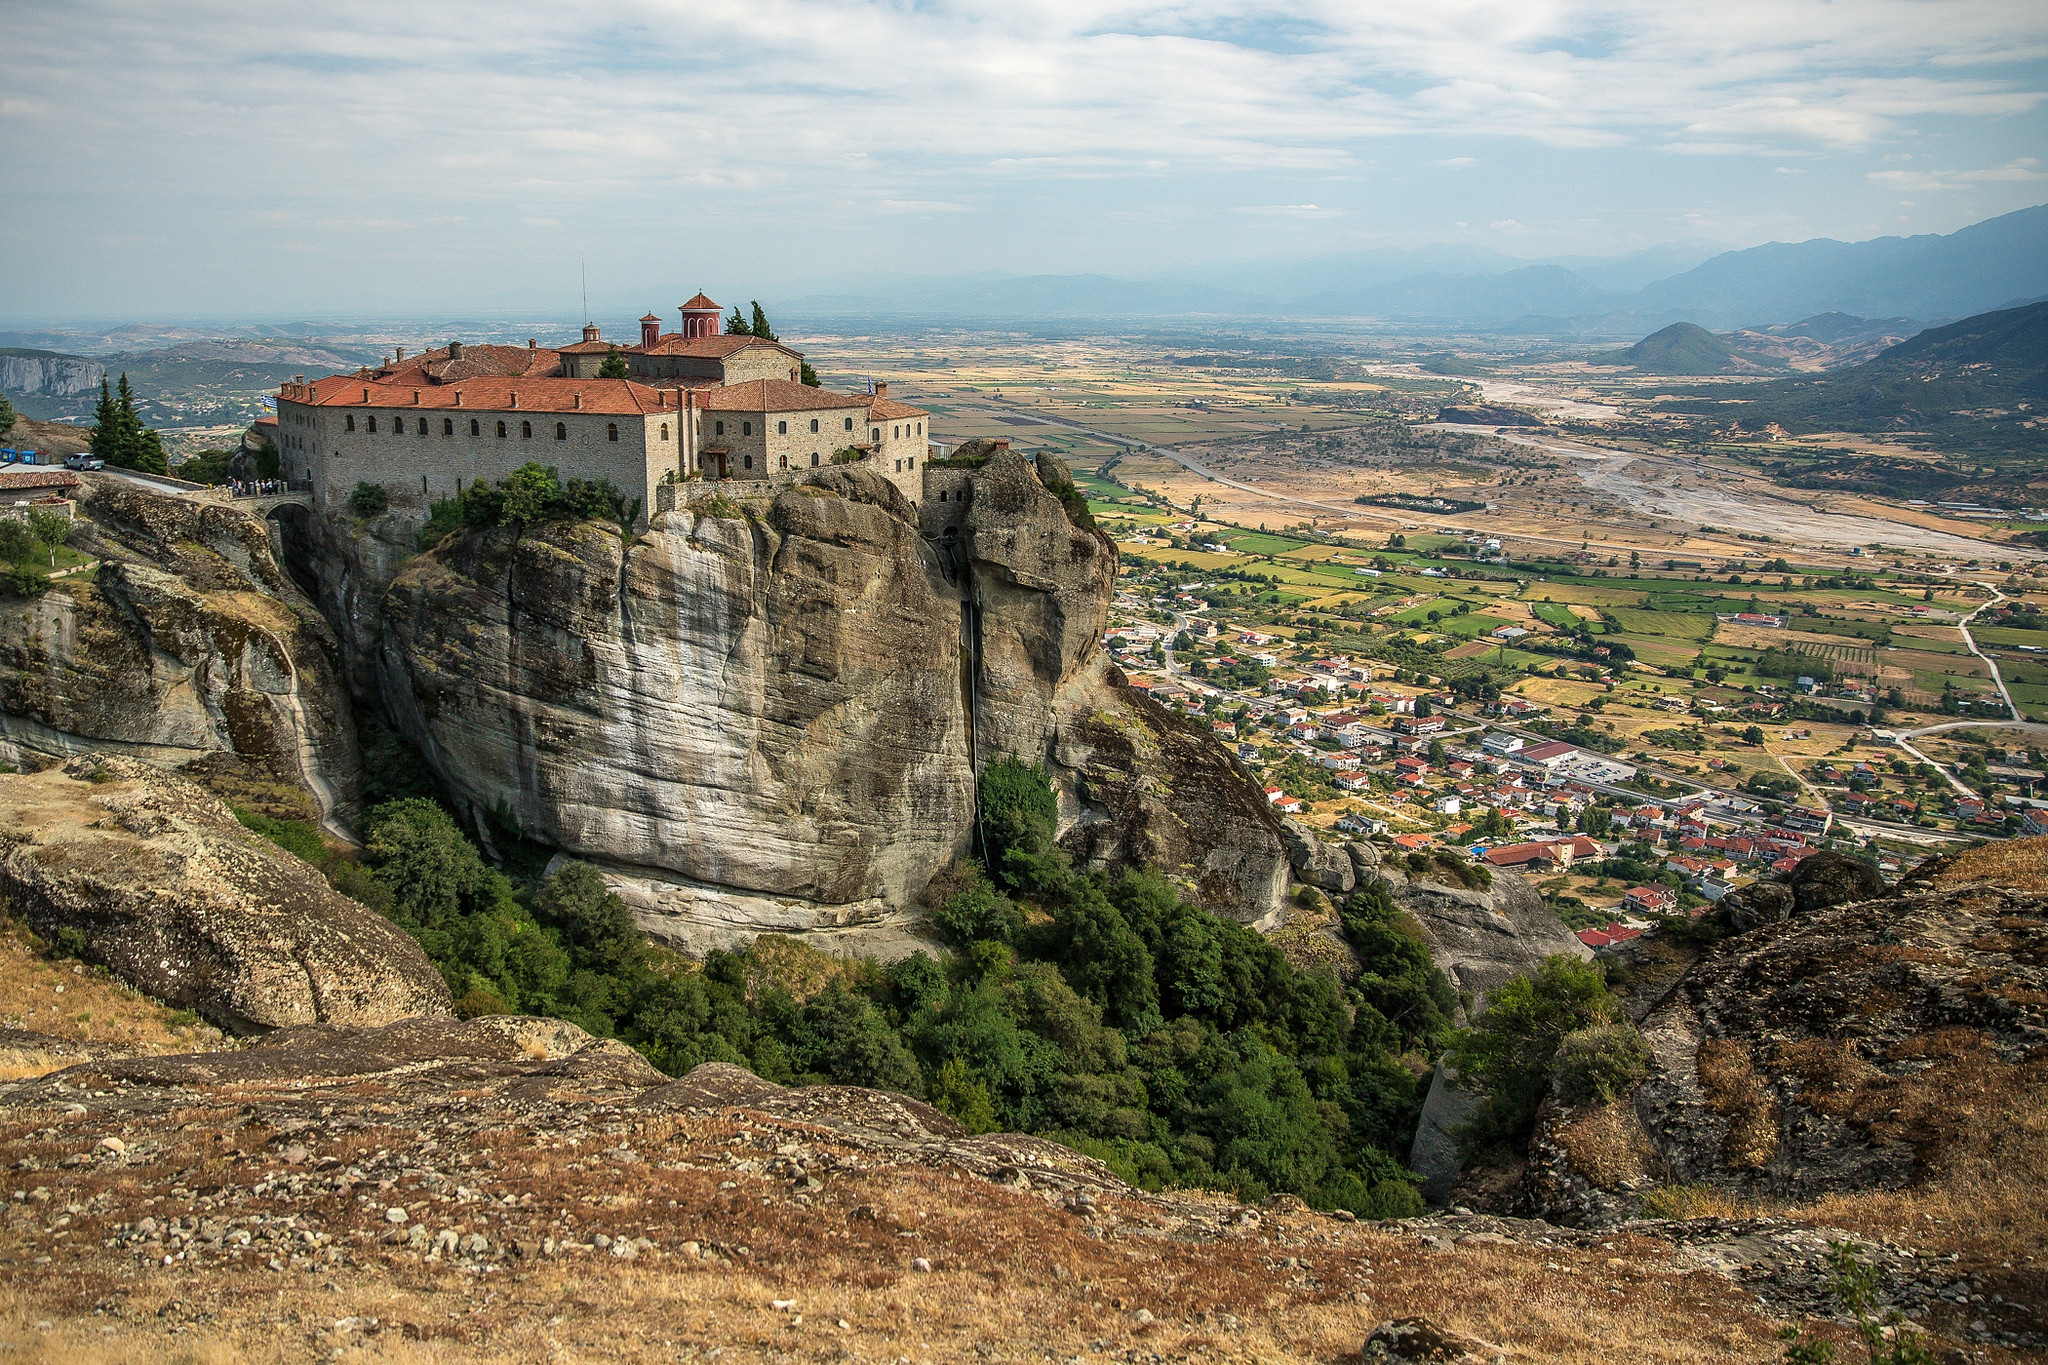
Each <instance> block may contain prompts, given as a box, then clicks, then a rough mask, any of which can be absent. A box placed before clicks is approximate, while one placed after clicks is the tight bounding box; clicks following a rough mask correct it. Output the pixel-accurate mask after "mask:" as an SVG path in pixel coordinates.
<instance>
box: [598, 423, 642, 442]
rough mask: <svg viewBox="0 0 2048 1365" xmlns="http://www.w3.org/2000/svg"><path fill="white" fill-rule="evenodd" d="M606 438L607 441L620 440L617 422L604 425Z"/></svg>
mask: <svg viewBox="0 0 2048 1365" xmlns="http://www.w3.org/2000/svg"><path fill="white" fill-rule="evenodd" d="M641 430H642V431H645V430H646V428H645V427H642V428H641ZM604 438H605V439H606V440H607V441H616V440H618V439H619V424H618V423H617V422H606V423H605V424H604Z"/></svg>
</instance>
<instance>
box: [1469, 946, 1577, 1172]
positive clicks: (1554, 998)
mask: <svg viewBox="0 0 2048 1365" xmlns="http://www.w3.org/2000/svg"><path fill="white" fill-rule="evenodd" d="M1614 1015H1615V1004H1614V998H1613V996H1612V995H1610V994H1609V993H1608V990H1607V980H1606V977H1605V975H1604V974H1603V973H1602V971H1601V969H1600V967H1599V964H1597V963H1591V962H1581V961H1580V960H1579V959H1577V958H1575V957H1568V956H1566V955H1564V954H1562V953H1557V954H1553V955H1552V956H1550V957H1548V958H1545V959H1544V962H1543V965H1542V966H1541V967H1539V968H1537V969H1536V971H1535V972H1534V973H1532V974H1530V975H1528V976H1517V977H1512V978H1510V979H1509V980H1508V981H1507V982H1505V983H1504V984H1503V985H1502V986H1501V987H1500V989H1498V990H1496V991H1495V992H1494V993H1493V1000H1492V1002H1491V1003H1490V1004H1489V1005H1488V1006H1487V1010H1486V1013H1485V1014H1483V1015H1481V1016H1480V1017H1479V1019H1478V1021H1477V1022H1476V1023H1474V1024H1473V1026H1472V1027H1471V1028H1469V1029H1465V1030H1463V1031H1461V1032H1460V1033H1459V1034H1458V1035H1457V1036H1456V1038H1455V1039H1454V1040H1453V1041H1452V1044H1451V1049H1450V1054H1449V1055H1450V1062H1451V1065H1452V1067H1453V1069H1455V1070H1456V1071H1457V1073H1458V1076H1459V1080H1460V1084H1462V1085H1463V1086H1465V1087H1466V1088H1468V1089H1470V1090H1473V1091H1475V1092H1477V1094H1478V1096H1479V1103H1478V1105H1477V1106H1476V1108H1475V1109H1474V1111H1473V1116H1472V1119H1471V1121H1470V1122H1469V1123H1467V1124H1466V1126H1465V1129H1464V1131H1463V1133H1462V1134H1461V1135H1460V1136H1461V1139H1462V1141H1463V1142H1464V1144H1465V1146H1466V1147H1467V1148H1468V1149H1469V1150H1473V1151H1487V1150H1491V1151H1496V1152H1503V1153H1512V1152H1513V1151H1514V1150H1515V1149H1516V1148H1518V1147H1519V1146H1521V1145H1522V1144H1523V1143H1525V1142H1527V1141H1528V1137H1529V1133H1530V1131H1531V1130H1532V1129H1533V1128H1534V1127H1535V1125H1536V1109H1537V1106H1538V1105H1539V1104H1540V1103H1541V1102H1542V1100H1543V1092H1544V1087H1545V1086H1546V1085H1547V1084H1548V1083H1549V1080H1550V1066H1551V1062H1552V1060H1553V1059H1554V1058H1555V1057H1556V1055H1557V1049H1558V1045H1559V1044H1560V1043H1561V1042H1562V1041H1563V1039H1564V1037H1565V1035H1566V1034H1568V1033H1572V1032H1575V1031H1577V1030H1579V1029H1583V1028H1588V1027H1590V1026H1593V1025H1598V1024H1608V1023H1611V1022H1612V1021H1613V1019H1614Z"/></svg>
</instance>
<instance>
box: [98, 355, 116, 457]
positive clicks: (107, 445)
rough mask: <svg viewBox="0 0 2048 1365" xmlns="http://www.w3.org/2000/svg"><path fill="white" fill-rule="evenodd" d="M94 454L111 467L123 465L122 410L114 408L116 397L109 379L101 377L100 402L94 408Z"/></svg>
mask: <svg viewBox="0 0 2048 1365" xmlns="http://www.w3.org/2000/svg"><path fill="white" fill-rule="evenodd" d="M92 419H93V427H92V454H93V458H94V459H96V460H105V461H106V462H107V463H108V464H109V465H118V464H120V463H121V454H120V452H121V420H120V409H119V408H117V407H115V406H114V395H113V392H112V390H110V389H109V388H108V387H107V377H106V376H105V375H104V374H103V375H101V376H100V401H99V402H98V403H97V404H95V405H94V406H93V413H92Z"/></svg>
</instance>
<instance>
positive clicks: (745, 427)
mask: <svg viewBox="0 0 2048 1365" xmlns="http://www.w3.org/2000/svg"><path fill="white" fill-rule="evenodd" d="M753 434H754V424H753V423H752V422H742V423H740V435H742V436H752V435H753Z"/></svg>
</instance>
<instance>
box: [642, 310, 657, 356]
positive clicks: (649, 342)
mask: <svg viewBox="0 0 2048 1365" xmlns="http://www.w3.org/2000/svg"><path fill="white" fill-rule="evenodd" d="M660 340H661V319H660V318H658V317H656V316H654V314H652V313H649V314H648V315H647V316H646V317H644V318H642V319H640V349H641V350H643V351H651V350H653V349H654V346H655V343H656V342H658V341H660Z"/></svg>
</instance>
